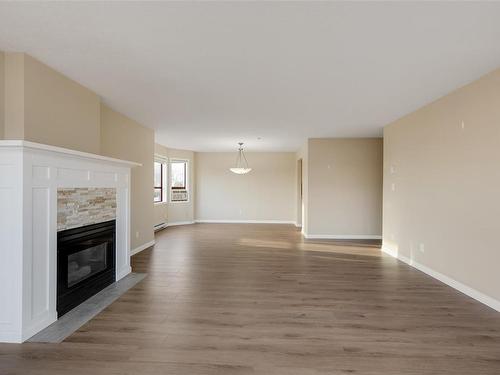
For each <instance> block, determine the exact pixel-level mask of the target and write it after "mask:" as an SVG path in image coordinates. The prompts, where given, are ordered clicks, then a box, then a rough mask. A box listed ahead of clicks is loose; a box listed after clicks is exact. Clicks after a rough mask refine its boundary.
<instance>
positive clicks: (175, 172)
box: [170, 161, 187, 189]
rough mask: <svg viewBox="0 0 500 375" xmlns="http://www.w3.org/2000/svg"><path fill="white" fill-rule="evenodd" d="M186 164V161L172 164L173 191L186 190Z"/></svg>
mask: <svg viewBox="0 0 500 375" xmlns="http://www.w3.org/2000/svg"><path fill="white" fill-rule="evenodd" d="M186 164H187V163H186V162H185V161H173V162H172V163H170V173H171V174H172V184H171V186H172V189H186Z"/></svg>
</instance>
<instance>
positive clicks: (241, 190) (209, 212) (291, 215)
mask: <svg viewBox="0 0 500 375" xmlns="http://www.w3.org/2000/svg"><path fill="white" fill-rule="evenodd" d="M245 154H246V158H247V160H248V163H249V165H250V167H252V171H251V172H250V173H248V174H244V175H238V174H234V173H232V172H230V171H229V168H230V167H232V166H233V165H234V162H235V160H236V153H234V152H197V153H196V181H197V184H196V200H195V202H196V220H197V221H207V222H211V221H212V222H217V221H227V222H254V221H256V222H259V221H262V222H276V223H285V222H286V223H294V222H295V202H296V160H295V153H293V152H249V153H245Z"/></svg>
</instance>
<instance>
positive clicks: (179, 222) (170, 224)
mask: <svg viewBox="0 0 500 375" xmlns="http://www.w3.org/2000/svg"><path fill="white" fill-rule="evenodd" d="M194 223H195V222H194V221H193V220H188V221H173V222H171V223H168V222H167V223H166V224H165V228H167V227H175V226H177V225H189V224H194Z"/></svg>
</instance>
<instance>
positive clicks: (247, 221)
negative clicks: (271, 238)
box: [196, 219, 295, 225]
mask: <svg viewBox="0 0 500 375" xmlns="http://www.w3.org/2000/svg"><path fill="white" fill-rule="evenodd" d="M196 222H197V223H200V224H201V223H205V224H293V225H295V221H293V220H204V219H203V220H196Z"/></svg>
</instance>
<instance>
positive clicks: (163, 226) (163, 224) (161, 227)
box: [154, 223, 167, 232]
mask: <svg viewBox="0 0 500 375" xmlns="http://www.w3.org/2000/svg"><path fill="white" fill-rule="evenodd" d="M166 227H167V223H160V224H156V225H155V227H154V231H155V232H156V231H159V230H162V229H163V228H166Z"/></svg>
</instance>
